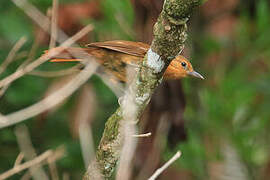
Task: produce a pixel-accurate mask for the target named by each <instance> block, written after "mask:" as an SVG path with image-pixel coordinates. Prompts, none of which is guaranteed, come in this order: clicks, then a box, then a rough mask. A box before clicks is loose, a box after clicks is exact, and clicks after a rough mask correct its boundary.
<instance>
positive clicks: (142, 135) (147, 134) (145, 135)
mask: <svg viewBox="0 0 270 180" xmlns="http://www.w3.org/2000/svg"><path fill="white" fill-rule="evenodd" d="M151 135H152V133H150V132H149V133H146V134H134V135H132V137H135V138H141V137H149V136H151Z"/></svg>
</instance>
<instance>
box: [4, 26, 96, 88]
mask: <svg viewBox="0 0 270 180" xmlns="http://www.w3.org/2000/svg"><path fill="white" fill-rule="evenodd" d="M92 29H93V26H92V25H88V26H85V27H84V28H83V29H82V30H81V31H79V32H78V33H77V34H75V35H74V36H72V37H71V38H69V39H68V40H66V41H65V42H64V43H63V44H62V45H61V46H62V47H63V48H62V49H61V51H64V50H65V48H67V47H68V46H70V45H71V44H73V43H74V42H76V41H77V40H78V39H80V38H81V37H83V36H84V35H85V34H87V33H88V32H89V31H91V30H92ZM61 51H59V50H55V51H49V53H48V54H46V55H44V56H41V57H40V58H38V59H37V60H35V61H34V62H32V63H30V64H29V65H27V66H26V67H25V68H24V69H19V70H18V71H16V72H15V73H13V74H11V75H10V76H8V77H6V78H4V79H3V80H1V81H0V88H1V87H4V86H6V85H8V84H10V83H11V82H13V81H15V80H16V79H18V78H20V77H22V76H23V75H24V74H26V73H28V72H30V71H32V70H33V69H35V68H36V67H38V66H39V65H41V64H42V63H44V62H46V61H47V60H48V59H49V58H50V57H52V56H55V55H56V54H59V53H60V52H61Z"/></svg>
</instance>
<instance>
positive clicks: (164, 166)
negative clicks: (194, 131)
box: [148, 151, 181, 180]
mask: <svg viewBox="0 0 270 180" xmlns="http://www.w3.org/2000/svg"><path fill="white" fill-rule="evenodd" d="M180 156H181V151H177V153H176V154H175V155H174V156H173V157H172V158H171V159H170V160H169V161H168V162H166V163H165V164H164V165H163V166H162V167H161V168H159V169H157V170H156V172H155V173H154V174H153V175H152V176H151V177H150V178H149V179H148V180H155V179H156V178H157V177H158V176H159V175H160V174H161V173H162V172H163V171H164V170H165V169H167V168H168V167H169V166H170V165H171V164H172V163H173V162H174V161H176V160H177V159H178V158H180Z"/></svg>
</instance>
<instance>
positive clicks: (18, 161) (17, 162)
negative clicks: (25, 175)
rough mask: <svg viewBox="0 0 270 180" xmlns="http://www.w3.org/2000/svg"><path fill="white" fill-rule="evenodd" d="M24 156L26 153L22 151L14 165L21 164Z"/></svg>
mask: <svg viewBox="0 0 270 180" xmlns="http://www.w3.org/2000/svg"><path fill="white" fill-rule="evenodd" d="M23 158H24V154H23V153H22V152H20V153H19V155H18V156H17V158H16V160H15V163H14V167H15V166H18V165H20V164H21V162H22V160H23Z"/></svg>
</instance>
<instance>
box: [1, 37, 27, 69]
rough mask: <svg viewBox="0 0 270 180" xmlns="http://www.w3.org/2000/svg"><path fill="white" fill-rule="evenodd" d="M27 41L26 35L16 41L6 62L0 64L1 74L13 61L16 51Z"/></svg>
mask: <svg viewBox="0 0 270 180" xmlns="http://www.w3.org/2000/svg"><path fill="white" fill-rule="evenodd" d="M26 41H27V39H26V37H22V38H20V39H19V41H17V42H16V44H15V45H14V46H13V48H12V49H11V51H10V52H9V54H8V56H7V58H6V59H5V60H4V62H3V63H2V64H1V66H0V74H2V73H3V72H4V71H5V69H6V68H7V66H8V65H9V64H10V63H11V62H12V61H13V59H14V57H15V55H16V53H17V52H18V51H19V49H20V48H21V47H22V46H23V45H24V43H25V42H26Z"/></svg>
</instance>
